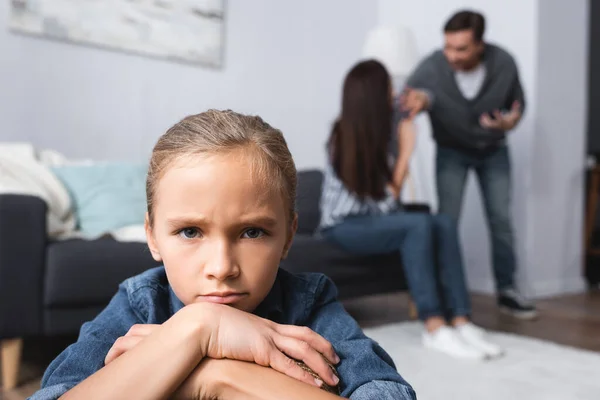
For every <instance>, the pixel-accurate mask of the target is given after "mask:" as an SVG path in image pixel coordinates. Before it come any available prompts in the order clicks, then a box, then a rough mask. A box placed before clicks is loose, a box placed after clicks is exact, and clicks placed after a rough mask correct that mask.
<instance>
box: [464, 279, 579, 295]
mask: <svg viewBox="0 0 600 400" xmlns="http://www.w3.org/2000/svg"><path fill="white" fill-rule="evenodd" d="M586 288H587V285H586V283H585V280H584V279H583V277H573V278H571V279H568V280H548V281H539V280H538V281H536V282H530V283H529V285H527V287H523V288H521V290H522V291H523V293H524V294H525V296H527V297H529V298H531V299H541V298H545V297H553V296H562V295H568V294H577V293H583V292H585V291H586ZM469 290H470V291H471V292H473V293H480V294H487V295H495V294H496V288H495V287H494V282H492V281H490V280H486V279H470V280H469Z"/></svg>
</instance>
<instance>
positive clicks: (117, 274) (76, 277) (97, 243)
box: [44, 237, 159, 308]
mask: <svg viewBox="0 0 600 400" xmlns="http://www.w3.org/2000/svg"><path fill="white" fill-rule="evenodd" d="M46 260H47V268H46V276H45V278H44V305H45V306H46V307H65V306H68V307H71V308H73V307H78V306H79V307H84V306H93V305H106V304H107V303H108V301H109V300H110V299H111V297H112V296H113V295H114V294H115V293H116V292H117V290H118V286H119V284H120V283H121V282H122V281H124V280H125V279H127V278H129V277H131V276H134V275H137V274H139V273H141V272H143V271H145V270H147V269H150V268H152V267H155V266H157V265H159V263H158V262H156V261H154V259H153V258H152V256H151V255H150V251H149V250H148V246H147V245H146V244H145V243H132V242H127V243H126V242H118V241H116V240H114V239H112V238H108V237H106V238H101V239H97V240H81V239H76V240H67V241H61V242H54V243H51V244H49V245H48V248H47V255H46Z"/></svg>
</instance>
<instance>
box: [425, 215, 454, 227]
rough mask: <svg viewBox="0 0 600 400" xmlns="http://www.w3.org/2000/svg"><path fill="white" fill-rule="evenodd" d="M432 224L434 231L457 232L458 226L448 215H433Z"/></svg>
mask: <svg viewBox="0 0 600 400" xmlns="http://www.w3.org/2000/svg"><path fill="white" fill-rule="evenodd" d="M431 218H432V220H433V224H434V226H435V228H436V230H443V231H458V224H457V223H456V221H455V220H454V218H452V217H451V216H449V215H446V214H435V215H432V217H431Z"/></svg>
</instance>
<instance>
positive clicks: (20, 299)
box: [0, 194, 47, 339]
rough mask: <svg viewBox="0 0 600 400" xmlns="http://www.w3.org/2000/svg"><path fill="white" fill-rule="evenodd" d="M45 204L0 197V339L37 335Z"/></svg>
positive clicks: (31, 199)
mask: <svg viewBox="0 0 600 400" xmlns="http://www.w3.org/2000/svg"><path fill="white" fill-rule="evenodd" d="M46 240H47V239H46V203H45V202H44V201H43V200H42V199H40V198H38V197H35V196H26V195H13V194H0V339H1V338H11V337H22V336H27V335H36V334H39V333H41V329H42V327H41V318H42V291H43V289H42V287H43V276H44V264H45V253H46Z"/></svg>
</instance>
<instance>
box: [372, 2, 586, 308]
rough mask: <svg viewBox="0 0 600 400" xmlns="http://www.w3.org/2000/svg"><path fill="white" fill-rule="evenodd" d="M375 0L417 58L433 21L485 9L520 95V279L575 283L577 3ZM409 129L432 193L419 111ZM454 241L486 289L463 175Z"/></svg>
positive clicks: (553, 288)
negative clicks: (408, 33) (512, 64)
mask: <svg viewBox="0 0 600 400" xmlns="http://www.w3.org/2000/svg"><path fill="white" fill-rule="evenodd" d="M378 5H379V10H378V15H379V17H378V23H379V24H384V25H388V24H390V25H394V24H398V25H403V26H407V27H409V28H410V29H412V31H413V34H414V36H415V39H416V42H417V47H418V50H419V52H420V54H421V55H422V56H425V55H427V54H429V53H430V52H431V51H433V50H435V49H438V48H440V47H441V46H442V44H443V34H442V27H443V25H444V23H445V21H446V20H447V18H448V17H449V16H450V15H452V14H453V13H454V12H456V11H457V10H459V9H464V8H473V9H475V10H478V11H481V12H482V13H483V14H484V15H485V16H486V21H487V29H486V40H488V41H490V42H494V43H497V44H499V45H501V46H502V47H504V48H505V49H507V50H508V51H509V52H511V53H512V54H513V56H514V57H515V59H516V62H517V64H518V66H519V70H520V74H521V80H522V83H523V86H524V90H525V94H526V97H527V102H528V106H527V107H528V108H527V111H526V114H525V115H524V118H523V120H522V122H521V123H520V125H519V126H518V128H517V129H516V130H515V131H514V132H512V133H511V137H510V139H509V142H510V149H511V155H512V161H513V215H514V218H513V219H514V226H515V230H516V246H517V256H518V259H519V264H520V270H519V282H520V285H521V286H522V288H523V289H524V290H525V291H526V292H528V293H529V294H530V295H533V296H538V297H539V296H546V295H552V294H558V293H565V292H572V291H578V290H581V289H582V287H583V284H582V280H581V278H580V273H579V272H580V257H581V248H582V245H581V218H582V216H581V214H582V204H581V194H582V190H583V186H582V180H581V179H582V165H583V159H584V153H583V145H584V144H583V143H584V138H585V116H584V115H583V113H584V111H585V108H586V107H585V96H586V82H585V76H586V75H585V68H586V66H587V59H586V54H587V45H586V44H587V17H586V13H587V0H574V1H569V2H565V1H561V0H552V1H546V0H544V1H538V0H507V1H505V2H499V1H495V0H443V1H442V0H420V1H409V0H379V4H378ZM559 18H562V20H561V21H558V19H559ZM559 22H562V24H564V25H561V24H558V23H559ZM575 77H576V79H574V78H575ZM418 126H419V130H420V134H419V139H418V140H419V143H418V150H417V151H419V152H421V153H422V154H425V155H426V157H427V158H428V159H429V163H428V165H427V166H426V168H425V169H426V170H427V171H426V172H427V173H426V175H427V176H428V177H429V182H430V191H431V192H434V189H433V188H434V174H433V155H434V145H433V142H432V140H431V139H430V127H429V124H428V120H427V119H426V117H422V118H421V120H420V121H419V122H418ZM566 132H568V133H566ZM548 163H552V165H549V164H548ZM461 238H462V244H463V248H464V253H465V262H466V264H467V265H466V267H467V276H468V280H469V286H470V287H471V289H473V290H475V291H482V292H489V293H491V292H493V290H494V285H493V278H492V269H491V260H490V246H489V240H488V233H487V227H486V225H485V220H484V216H483V209H482V204H481V198H480V195H479V190H478V187H477V185H476V181H475V179H474V177H473V176H472V177H471V179H470V183H469V187H468V189H467V193H466V196H465V203H464V209H463V216H462V223H461Z"/></svg>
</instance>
